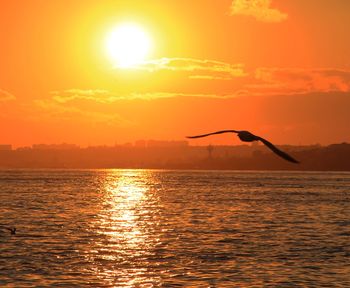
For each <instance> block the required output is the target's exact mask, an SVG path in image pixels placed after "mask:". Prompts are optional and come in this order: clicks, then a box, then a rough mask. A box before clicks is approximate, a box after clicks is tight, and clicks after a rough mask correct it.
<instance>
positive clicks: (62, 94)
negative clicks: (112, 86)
mask: <svg viewBox="0 0 350 288" xmlns="http://www.w3.org/2000/svg"><path fill="white" fill-rule="evenodd" d="M50 94H51V95H53V96H52V99H53V100H55V101H56V102H58V103H62V104H63V103H67V102H71V101H74V100H91V101H95V102H99V103H111V102H115V101H117V100H120V99H124V98H123V97H122V96H115V95H113V94H111V93H110V92H109V91H108V90H103V89H68V90H63V91H57V90H55V91H51V92H50Z"/></svg>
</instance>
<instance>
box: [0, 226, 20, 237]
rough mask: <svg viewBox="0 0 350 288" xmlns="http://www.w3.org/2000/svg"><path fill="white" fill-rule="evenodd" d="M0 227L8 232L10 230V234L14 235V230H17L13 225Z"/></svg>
mask: <svg viewBox="0 0 350 288" xmlns="http://www.w3.org/2000/svg"><path fill="white" fill-rule="evenodd" d="M0 229H6V230H8V231H10V232H11V235H15V234H16V230H17V229H16V228H15V227H13V228H9V227H2V228H0Z"/></svg>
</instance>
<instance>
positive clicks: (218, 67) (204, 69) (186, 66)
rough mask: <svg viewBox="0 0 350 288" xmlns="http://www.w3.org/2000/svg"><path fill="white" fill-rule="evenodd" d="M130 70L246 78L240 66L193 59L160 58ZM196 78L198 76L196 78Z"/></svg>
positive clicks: (208, 76)
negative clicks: (219, 74) (183, 72)
mask: <svg viewBox="0 0 350 288" xmlns="http://www.w3.org/2000/svg"><path fill="white" fill-rule="evenodd" d="M130 69H135V70H141V71H147V72H156V71H160V70H168V71H185V72H196V74H195V75H190V76H191V77H193V76H194V77H196V76H197V73H198V72H200V73H202V74H204V75H201V76H202V77H207V78H208V79H210V77H214V79H215V77H219V76H217V74H218V73H221V74H223V75H222V77H224V78H234V77H244V76H246V73H245V71H244V70H243V65H242V64H229V63H225V62H220V61H215V60H206V59H204V60H203V59H193V58H161V59H155V60H149V61H144V62H143V63H140V64H138V65H136V66H134V67H132V68H130ZM197 77H198V76H197Z"/></svg>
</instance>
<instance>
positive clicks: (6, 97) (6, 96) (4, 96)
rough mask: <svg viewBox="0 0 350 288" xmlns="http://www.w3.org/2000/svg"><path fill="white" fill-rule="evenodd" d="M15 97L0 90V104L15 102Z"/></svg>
mask: <svg viewBox="0 0 350 288" xmlns="http://www.w3.org/2000/svg"><path fill="white" fill-rule="evenodd" d="M15 99H16V97H15V96H14V95H12V94H11V93H9V92H7V91H5V90H2V89H0V102H5V101H11V100H15Z"/></svg>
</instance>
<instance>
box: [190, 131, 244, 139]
mask: <svg viewBox="0 0 350 288" xmlns="http://www.w3.org/2000/svg"><path fill="white" fill-rule="evenodd" d="M238 132H239V131H236V130H221V131H216V132H212V133H208V134H202V135H196V136H186V138H202V137H207V136H210V135H214V134H222V133H238Z"/></svg>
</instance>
